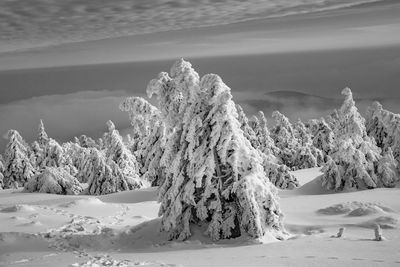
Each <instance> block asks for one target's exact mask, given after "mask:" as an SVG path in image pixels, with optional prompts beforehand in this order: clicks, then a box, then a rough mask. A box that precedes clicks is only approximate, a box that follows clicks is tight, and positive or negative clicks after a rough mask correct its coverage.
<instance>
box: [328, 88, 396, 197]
mask: <svg viewBox="0 0 400 267" xmlns="http://www.w3.org/2000/svg"><path fill="white" fill-rule="evenodd" d="M342 94H343V95H344V96H345V100H344V103H343V105H342V107H341V108H340V110H339V111H338V118H337V120H336V123H335V128H334V135H335V140H334V144H333V148H332V151H331V153H330V157H331V160H330V161H329V162H328V164H327V166H326V167H325V168H324V169H323V171H324V175H323V176H322V181H323V186H324V187H326V188H327V189H331V190H343V189H350V188H354V189H363V188H370V189H371V188H376V187H378V186H380V185H381V184H391V183H390V182H389V181H388V180H387V178H388V177H390V175H387V174H388V171H387V170H385V171H381V173H379V172H377V166H378V165H379V161H380V160H381V155H380V154H381V149H380V148H378V147H377V146H376V143H375V140H374V139H372V138H370V137H369V136H368V135H367V132H366V128H365V120H364V118H363V117H362V116H361V115H360V113H359V112H358V110H357V108H356V106H355V103H354V100H353V96H352V93H351V90H350V89H349V88H345V89H344V90H343V91H342ZM335 165H336V166H335ZM389 165H390V164H389ZM380 166H381V169H382V168H384V166H386V167H387V166H388V164H384V163H383V162H382V163H381V164H380ZM383 173H385V178H384V179H385V181H383V180H382V178H383V176H382V175H383Z"/></svg>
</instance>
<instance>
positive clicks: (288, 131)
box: [271, 111, 297, 168]
mask: <svg viewBox="0 0 400 267" xmlns="http://www.w3.org/2000/svg"><path fill="white" fill-rule="evenodd" d="M272 117H273V118H274V120H275V126H274V127H273V128H272V131H271V137H272V139H273V140H274V142H275V145H276V147H277V148H278V149H279V154H278V155H277V156H278V158H279V160H280V162H281V163H282V164H284V165H286V166H288V167H289V168H294V166H295V159H296V146H297V139H296V137H295V132H294V129H293V126H292V124H291V123H290V122H289V119H288V118H287V117H286V116H285V115H283V114H282V113H280V112H279V111H274V112H273V113H272Z"/></svg>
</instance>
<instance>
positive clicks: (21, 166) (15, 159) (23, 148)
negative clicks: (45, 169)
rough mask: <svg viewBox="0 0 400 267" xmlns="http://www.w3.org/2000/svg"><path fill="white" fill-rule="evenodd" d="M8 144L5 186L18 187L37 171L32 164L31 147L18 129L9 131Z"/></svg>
mask: <svg viewBox="0 0 400 267" xmlns="http://www.w3.org/2000/svg"><path fill="white" fill-rule="evenodd" d="M7 137H8V144H7V146H6V151H5V163H4V169H5V170H4V187H5V188H17V187H19V186H23V185H24V184H25V183H26V181H27V180H29V179H30V178H31V177H32V176H33V175H34V172H35V168H34V166H32V162H31V159H30V158H29V155H30V153H31V152H30V148H29V146H28V145H27V144H26V142H25V141H24V140H23V138H22V137H21V135H20V134H19V133H18V131H16V130H9V131H8V133H7Z"/></svg>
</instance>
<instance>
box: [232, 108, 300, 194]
mask: <svg viewBox="0 0 400 267" xmlns="http://www.w3.org/2000/svg"><path fill="white" fill-rule="evenodd" d="M239 117H240V116H239ZM249 125H252V129H253V130H254V135H255V138H256V141H255V142H253V144H257V145H258V146H257V147H256V148H257V150H258V151H259V152H260V153H261V157H262V159H263V163H262V165H263V167H264V172H265V174H266V176H267V177H268V178H269V179H270V181H271V182H272V184H274V185H275V186H276V187H278V188H280V189H294V188H296V187H298V186H299V182H298V181H297V179H296V177H294V175H293V174H291V173H290V169H289V168H288V167H287V166H286V165H283V164H280V163H279V161H278V159H277V158H276V156H275V155H279V149H278V148H277V147H276V146H275V143H274V140H273V139H272V138H271V136H270V132H269V129H268V124H267V119H266V118H265V115H264V113H263V112H262V111H260V112H259V113H258V117H256V116H254V118H253V119H252V120H251V121H249ZM242 127H243V124H242ZM242 129H243V128H242ZM249 136H251V135H249Z"/></svg>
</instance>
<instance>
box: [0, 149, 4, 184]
mask: <svg viewBox="0 0 400 267" xmlns="http://www.w3.org/2000/svg"><path fill="white" fill-rule="evenodd" d="M3 173H4V159H3V156H2V155H0V189H3V188H4V180H3V179H4V174H3Z"/></svg>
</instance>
